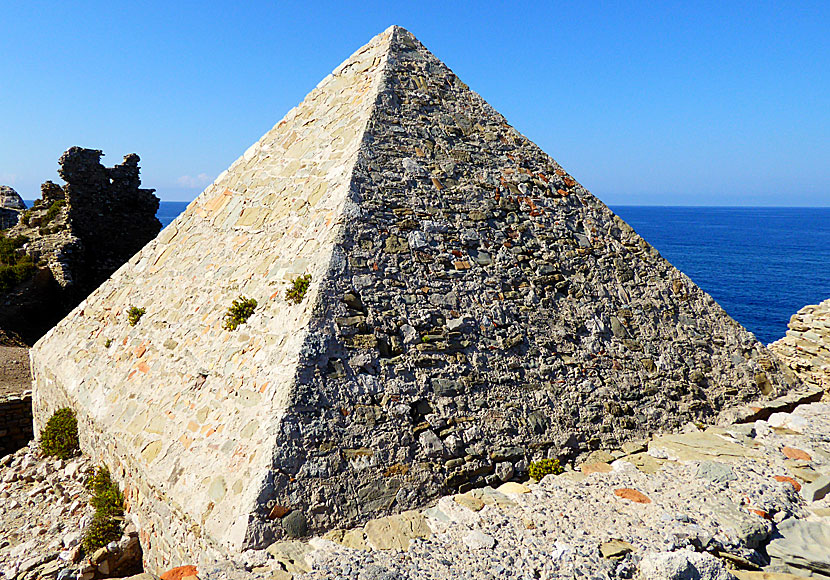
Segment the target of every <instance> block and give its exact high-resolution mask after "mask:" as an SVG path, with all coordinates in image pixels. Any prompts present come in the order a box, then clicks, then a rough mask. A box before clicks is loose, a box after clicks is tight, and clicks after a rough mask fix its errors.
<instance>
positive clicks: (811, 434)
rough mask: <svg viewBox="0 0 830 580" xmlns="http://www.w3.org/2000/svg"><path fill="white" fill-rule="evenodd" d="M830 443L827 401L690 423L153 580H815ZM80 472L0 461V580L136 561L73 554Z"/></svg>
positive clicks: (825, 555) (78, 464)
mask: <svg viewBox="0 0 830 580" xmlns="http://www.w3.org/2000/svg"><path fill="white" fill-rule="evenodd" d="M828 432H830V404H827V403H814V404H808V405H802V406H799V407H798V408H796V409H795V410H794V411H793V412H791V413H775V414H773V415H772V416H770V417H769V419H768V420H759V421H757V422H755V423H753V424H734V425H724V426H704V425H692V424H689V425H686V426H685V427H684V429H683V430H682V432H681V433H659V434H656V435H655V436H653V437H649V438H647V439H645V440H643V441H640V442H632V443H628V444H626V445H623V446H622V447H620V448H616V449H605V450H601V451H596V452H595V453H593V454H592V455H591V456H589V457H586V458H585V460H584V461H582V462H578V463H576V464H575V465H574V464H568V465H566V466H565V471H564V473H561V474H558V475H556V474H552V475H547V476H545V477H544V478H543V479H542V480H541V481H536V480H524V481H523V482H522V483H518V482H515V481H514V482H508V483H504V484H501V485H498V486H496V487H484V488H479V489H474V490H470V491H468V492H465V493H460V494H450V495H446V496H443V497H441V498H439V499H438V500H437V501H436V502H435V503H434V505H432V506H430V507H427V508H425V509H421V510H411V511H407V512H404V513H401V514H397V515H392V516H385V517H381V518H377V519H372V520H370V521H368V522H366V523H365V524H364V525H361V526H358V527H354V528H345V529H338V530H334V531H331V532H329V533H326V534H324V535H321V536H317V537H314V538H311V539H307V540H282V541H278V542H275V543H273V544H271V545H269V546H268V547H267V548H266V549H264V550H260V551H247V552H245V553H243V554H240V555H235V556H232V557H230V558H227V557H223V558H215V557H213V556H212V555H211V554H209V553H207V552H205V553H199V554H192V555H190V556H191V557H192V559H190V560H187V564H188V565H187V566H184V567H182V568H177V569H176V570H177V571H182V573H180V574H179V575H178V576H175V575H173V574H171V575H169V576H168V575H167V574H165V575H163V577H177V578H181V577H182V576H187V575H190V574H197V575H198V578H199V579H200V580H257V579H263V578H269V579H271V580H292V578H293V580H324V579H325V580H331V579H336V580H340V579H342V580H348V579H353V578H357V579H376V580H377V579H385V580H422V579H425V578H428V579H436V580H438V579H446V578H469V579H471V580H485V579H490V578H494V577H495V578H500V577H518V578H634V579H637V580H672V579H674V580H686V579H693V578H696V579H707V580H734V579H735V578H737V579H738V580H765V579H766V580H796V579H797V578H801V577H818V578H825V577H827V573H828V570H830V494H828V491H830V443H828V441H827V433H828ZM91 468H92V464H91V463H90V462H89V459H88V457H86V456H81V457H79V458H75V459H73V460H71V461H60V460H55V459H52V458H44V457H42V456H41V455H40V453H39V452H38V450H37V446H36V445H35V444H34V443H33V444H31V445H30V446H29V447H27V448H24V449H21V450H20V451H18V452H17V453H16V454H14V455H12V456H8V457H6V458H2V459H0V578H9V579H10V578H26V579H28V578H33V579H36V578H41V577H42V578H55V577H56V576H57V575H58V574H61V573H63V574H65V576H62V577H63V578H66V577H68V578H78V577H79V573H80V574H84V573H86V574H90V572H92V571H94V572H95V574H94V577H95V578H99V577H105V576H106V574H102V573H101V570H102V569H104V570H107V571H113V570H114V569H115V566H116V565H117V563H118V562H119V560H120V559H121V558H122V557H123V555H125V554H135V553H137V552H138V551H139V550H140V548H139V546H138V541H137V539H138V535H139V534H140V531H139V530H138V529H137V527H136V526H135V521H136V520H137V518H136V517H135V516H134V515H129V516H128V517H127V521H126V522H125V523H126V530H125V533H124V537H123V538H122V539H121V541H119V542H118V543H117V544H115V545H113V546H112V549H111V550H106V551H105V552H100V551H99V552H97V553H96V554H81V553H80V551H79V550H78V540H79V537H80V534H81V532H82V531H83V528H84V525H85V524H86V522H88V521H89V516H90V513H91V509H90V508H89V507H88V503H87V502H88V496H87V493H86V491H85V490H84V488H83V487H82V485H81V483H82V482H83V481H84V479H85V478H86V477H87V476H88V474H89V473H90V470H91ZM137 532H139V534H137ZM194 533H195V532H194ZM142 547H146V545H145V546H142ZM103 562H108V563H107V564H104V565H103V566H102V565H101V564H103ZM133 562H134V563H135V561H134V560H133ZM63 570H66V571H67V572H63ZM29 571H35V572H34V573H31V574H30V575H26V574H27V573H29ZM171 572H173V571H171ZM512 572H515V573H512ZM3 574H5V576H3ZM19 574H23V576H19ZM811 575H812V576H811ZM58 577H61V576H58ZM84 577H86V578H92V577H93V575H89V576H84ZM146 578H153V577H151V576H149V575H148V576H147V577H146ZM142 580H143V579H142Z"/></svg>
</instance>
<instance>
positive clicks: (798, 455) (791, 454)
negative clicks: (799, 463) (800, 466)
mask: <svg viewBox="0 0 830 580" xmlns="http://www.w3.org/2000/svg"><path fill="white" fill-rule="evenodd" d="M781 453H783V454H784V455H786V456H787V457H788V458H789V459H801V460H803V461H812V460H813V458H812V457H810V454H809V453H807V452H806V451H802V450H801V449H795V448H794V447H782V448H781Z"/></svg>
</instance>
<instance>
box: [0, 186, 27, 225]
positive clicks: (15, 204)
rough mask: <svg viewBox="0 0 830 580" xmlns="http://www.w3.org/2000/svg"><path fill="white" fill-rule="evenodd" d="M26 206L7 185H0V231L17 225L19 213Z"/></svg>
mask: <svg viewBox="0 0 830 580" xmlns="http://www.w3.org/2000/svg"><path fill="white" fill-rule="evenodd" d="M25 209H26V204H25V203H24V202H23V199H22V198H21V197H20V195H18V193H17V192H16V191H15V190H14V189H12V188H11V187H9V186H8V185H0V230H5V229H8V228H11V227H13V226H15V225H17V220H18V219H19V218H20V212H22V211H24V210H25Z"/></svg>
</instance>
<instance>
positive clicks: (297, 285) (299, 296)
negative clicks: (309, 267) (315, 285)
mask: <svg viewBox="0 0 830 580" xmlns="http://www.w3.org/2000/svg"><path fill="white" fill-rule="evenodd" d="M309 284H311V274H303V275H302V276H297V277H296V278H294V279H293V280H291V286H289V287H288V290H286V291H285V299H286V300H288V301H289V302H291V303H292V304H299V303H300V302H302V301H303V298H305V293H306V292H308V286H309Z"/></svg>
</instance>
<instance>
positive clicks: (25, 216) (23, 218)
mask: <svg viewBox="0 0 830 580" xmlns="http://www.w3.org/2000/svg"><path fill="white" fill-rule="evenodd" d="M30 217H32V210H30V209H27V210H26V211H24V212H23V213H22V214H20V223H22V224H23V225H24V226H28V225H29V218H30Z"/></svg>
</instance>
